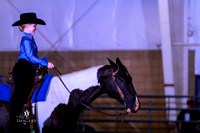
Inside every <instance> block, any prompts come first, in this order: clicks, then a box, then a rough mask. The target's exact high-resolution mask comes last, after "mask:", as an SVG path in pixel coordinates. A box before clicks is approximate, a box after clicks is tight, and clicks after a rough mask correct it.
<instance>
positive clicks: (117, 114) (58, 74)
mask: <svg viewBox="0 0 200 133" xmlns="http://www.w3.org/2000/svg"><path fill="white" fill-rule="evenodd" d="M53 70H54V71H55V73H56V75H57V76H58V78H59V79H60V81H61V82H62V84H63V86H64V87H65V88H66V89H67V91H68V92H69V93H70V95H71V96H73V97H74V98H75V99H76V100H77V101H78V102H79V103H80V104H81V105H83V106H84V107H86V108H87V109H90V110H93V111H95V112H97V113H100V114H104V115H109V116H125V115H126V114H127V111H126V109H125V110H124V111H122V112H121V113H116V114H110V113H105V112H102V111H100V110H97V109H96V108H94V107H92V106H91V105H86V104H84V103H83V102H81V101H80V100H79V99H78V98H77V97H76V96H74V95H73V94H72V93H71V91H70V90H69V89H68V88H67V86H66V85H65V83H64V82H63V80H62V79H61V77H60V76H61V73H60V72H59V71H58V69H57V68H56V67H54V68H53ZM122 121H123V120H122Z"/></svg>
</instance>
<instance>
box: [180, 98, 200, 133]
mask: <svg viewBox="0 0 200 133" xmlns="http://www.w3.org/2000/svg"><path fill="white" fill-rule="evenodd" d="M198 120H200V112H199V110H195V102H194V100H192V99H188V101H187V109H183V110H181V111H180V113H179V115H178V116H177V123H176V127H177V130H178V131H179V132H180V133H200V130H199V124H200V123H197V121H198ZM195 121H196V122H195Z"/></svg>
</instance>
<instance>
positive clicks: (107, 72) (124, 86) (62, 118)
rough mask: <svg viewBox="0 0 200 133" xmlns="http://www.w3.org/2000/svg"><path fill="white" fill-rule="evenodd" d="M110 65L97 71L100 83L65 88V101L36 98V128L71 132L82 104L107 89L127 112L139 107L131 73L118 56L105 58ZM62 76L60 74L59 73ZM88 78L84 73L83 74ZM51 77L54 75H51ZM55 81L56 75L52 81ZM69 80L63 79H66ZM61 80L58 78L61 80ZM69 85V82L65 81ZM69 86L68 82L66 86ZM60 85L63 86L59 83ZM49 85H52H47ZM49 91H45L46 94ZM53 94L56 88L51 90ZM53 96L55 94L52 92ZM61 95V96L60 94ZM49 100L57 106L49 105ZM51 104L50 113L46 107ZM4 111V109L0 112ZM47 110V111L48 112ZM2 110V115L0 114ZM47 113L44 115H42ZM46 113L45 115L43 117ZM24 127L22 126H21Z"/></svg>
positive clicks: (0, 123) (0, 121)
mask: <svg viewBox="0 0 200 133" xmlns="http://www.w3.org/2000/svg"><path fill="white" fill-rule="evenodd" d="M108 60H109V62H110V65H105V66H102V67H100V68H99V69H98V71H97V79H98V83H99V85H95V86H90V87H89V88H88V89H85V90H81V89H72V88H71V89H72V90H70V91H71V92H67V91H65V94H63V96H64V97H65V99H67V97H68V96H67V95H69V93H70V95H69V98H68V100H67V102H65V103H62V102H60V101H59V102H60V103H59V102H55V101H56V99H53V100H52V97H50V96H49V98H48V96H47V98H46V101H45V102H38V110H37V112H38V118H37V121H38V123H39V128H40V131H42V133H67V132H69V133H71V132H74V131H75V129H76V126H77V122H78V119H79V115H80V113H81V112H82V111H83V110H84V109H85V108H90V106H89V105H90V104H91V103H92V102H93V101H94V100H95V99H96V98H98V97H99V96H101V95H102V94H104V93H106V94H107V95H108V96H109V97H111V98H113V99H116V100H117V101H118V102H119V103H121V104H122V105H123V106H124V108H125V111H126V112H128V113H129V112H133V113H135V112H137V110H138V109H139V107H140V102H139V100H138V98H137V93H136V91H135V89H134V86H133V84H132V77H131V76H130V75H129V73H128V71H127V68H126V67H125V66H124V65H123V64H122V62H121V61H120V60H119V58H117V59H116V63H114V62H113V61H111V60H110V59H108ZM62 78H63V77H62ZM82 78H85V80H87V77H82ZM52 80H53V79H52ZM51 82H56V83H58V82H59V80H58V78H57V80H56V78H55V79H54V80H53V81H51ZM67 82H69V80H68V81H66V82H65V83H67ZM60 83H61V82H60ZM67 86H68V85H67ZM68 87H69V88H70V85H69V86H68ZM54 88H55V89H56V90H59V89H61V88H59V86H58V85H57V84H56V85H55V86H54ZM62 88H64V86H63V85H62ZM49 89H51V88H49ZM50 93H51V92H50V91H49V92H48V95H51V94H50ZM52 93H53V94H54V93H55V92H52ZM53 98H57V97H56V96H54V97H53ZM59 98H60V97H59ZM8 104H9V103H8V102H5V101H0V127H1V128H0V132H1V129H2V132H3V131H4V132H5V133H6V131H7V127H8V110H9V106H8ZM52 104H54V105H56V106H52ZM50 106H52V107H53V108H52V110H53V111H52V113H51V112H50V111H49V110H51V109H48V108H47V107H50ZM2 111H4V112H2ZM48 111H49V112H50V113H48ZM1 113H3V115H1ZM45 115H46V116H45ZM43 116H45V117H44V118H42V117H43ZM22 127H23V126H22Z"/></svg>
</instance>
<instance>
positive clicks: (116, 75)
mask: <svg viewBox="0 0 200 133" xmlns="http://www.w3.org/2000/svg"><path fill="white" fill-rule="evenodd" d="M108 60H109V62H110V65H105V66H103V67H102V68H100V69H99V70H98V73H97V77H98V82H99V83H100V84H101V85H102V86H103V85H104V86H105V88H106V89H105V92H106V93H107V94H108V96H110V97H112V98H114V99H116V100H117V101H119V102H120V103H121V104H123V105H124V106H125V108H126V110H127V112H136V111H137V110H138V109H139V107H140V102H139V99H138V98H137V93H136V91H135V88H134V86H133V84H132V77H131V76H130V74H129V73H128V71H127V68H126V67H125V66H124V65H123V64H122V62H121V61H120V60H119V58H117V59H116V63H114V62H113V61H111V60H110V59H108Z"/></svg>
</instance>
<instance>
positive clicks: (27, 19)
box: [12, 12, 46, 26]
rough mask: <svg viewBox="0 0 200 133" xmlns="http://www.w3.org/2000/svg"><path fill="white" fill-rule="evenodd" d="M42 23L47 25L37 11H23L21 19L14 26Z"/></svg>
mask: <svg viewBox="0 0 200 133" xmlns="http://www.w3.org/2000/svg"><path fill="white" fill-rule="evenodd" d="M29 23H33V24H41V25H46V23H45V22H44V21H43V20H42V19H38V18H37V16H36V14H35V13H32V12H30V13H22V14H21V15H20V20H18V21H16V22H15V23H13V24H12V26H20V25H22V24H29Z"/></svg>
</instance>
